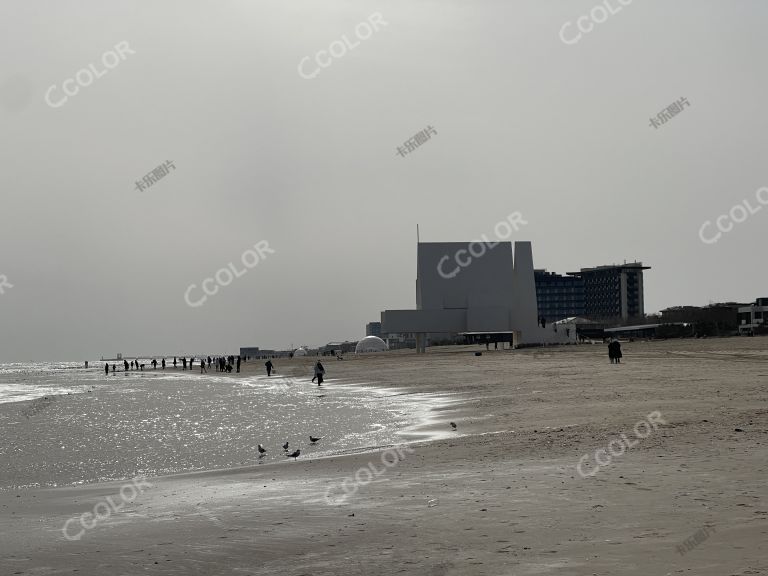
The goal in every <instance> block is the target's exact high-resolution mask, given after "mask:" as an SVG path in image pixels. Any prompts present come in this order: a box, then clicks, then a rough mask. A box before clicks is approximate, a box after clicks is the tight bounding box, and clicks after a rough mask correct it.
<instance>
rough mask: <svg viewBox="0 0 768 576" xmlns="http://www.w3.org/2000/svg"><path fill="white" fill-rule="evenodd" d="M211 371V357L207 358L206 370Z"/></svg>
mask: <svg viewBox="0 0 768 576" xmlns="http://www.w3.org/2000/svg"><path fill="white" fill-rule="evenodd" d="M210 369H211V357H210V356H208V370H210Z"/></svg>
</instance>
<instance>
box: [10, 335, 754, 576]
mask: <svg viewBox="0 0 768 576" xmlns="http://www.w3.org/2000/svg"><path fill="white" fill-rule="evenodd" d="M474 350H476V348H450V349H447V348H446V349H441V348H435V349H430V350H429V352H428V354H426V355H424V356H416V355H415V354H412V353H409V354H405V353H390V354H385V355H380V356H367V357H362V358H352V357H351V356H349V357H348V359H347V360H345V361H343V362H339V361H331V360H329V361H327V362H325V365H326V368H327V369H328V372H329V376H331V377H334V378H341V379H342V381H346V382H361V381H363V382H368V383H371V384H374V385H379V386H386V387H399V388H401V389H402V392H403V393H417V392H441V393H448V394H451V395H453V396H454V398H455V399H456V400H457V401H458V403H457V404H456V405H455V406H454V407H453V408H450V409H445V408H444V409H442V410H441V411H440V412H438V413H437V414H435V420H434V421H433V423H432V424H431V426H432V427H434V428H435V431H437V432H439V433H440V434H441V435H442V438H441V439H437V440H430V441H427V442H419V441H416V442H415V443H414V444H413V445H412V448H413V453H410V454H405V457H404V459H402V460H401V461H399V462H398V463H397V465H394V466H392V467H391V468H388V469H385V468H384V467H383V466H382V464H381V458H380V454H379V453H362V454H353V455H345V456H338V457H332V458H326V459H319V460H307V459H304V458H299V460H298V461H295V462H294V461H289V462H286V463H283V464H274V465H264V466H253V467H249V468H240V469H237V470H225V471H221V470H219V471H211V472H205V473H196V474H185V475H178V476H170V477H163V478H153V479H150V482H151V484H152V487H151V488H148V489H147V490H146V491H145V492H143V493H141V494H140V495H138V496H137V497H136V499H135V500H134V501H133V502H131V503H130V504H128V505H126V506H125V507H124V508H123V509H122V510H121V511H120V512H116V513H113V514H111V515H110V516H109V518H106V519H105V520H103V521H102V522H100V523H98V524H97V525H96V526H95V527H94V528H93V529H91V530H88V531H87V532H85V533H84V534H83V535H82V537H81V539H80V540H77V541H69V540H67V539H65V538H64V537H63V535H62V531H61V528H62V526H63V525H64V522H65V521H66V520H67V519H68V518H73V517H74V518H76V517H78V516H79V515H81V514H83V513H84V512H88V511H91V510H92V509H93V507H94V505H96V504H97V503H99V502H103V501H104V499H105V498H106V497H108V496H109V497H111V498H112V499H113V501H116V500H118V501H119V498H118V494H119V492H120V488H121V486H122V485H123V484H124V483H107V484H99V485H89V486H84V487H78V488H62V489H44V490H43V489H38V490H28V491H14V492H10V493H8V492H5V493H1V494H0V512H2V517H1V518H2V520H0V529H1V530H2V544H1V546H2V558H0V575H2V576H5V575H6V574H8V575H10V574H24V575H47V574H73V573H74V574H78V575H87V576H91V575H94V576H96V575H98V576H118V575H139V574H141V575H145V574H169V575H170V574H174V575H176V574H178V575H193V574H194V575H197V574H199V575H218V574H221V575H224V574H227V575H229V574H233V575H246V574H253V575H255V574H280V575H287V576H299V575H313V576H321V575H323V576H324V575H358V574H359V575H363V574H365V575H366V576H368V575H371V576H375V575H379V574H381V575H385V574H386V575H389V574H418V575H427V576H438V575H443V574H446V575H475V574H478V575H479V574H488V575H534V574H535V575H540V574H557V575H581V574H585V575H601V576H602V575H614V574H643V575H646V574H652V575H655V574H659V575H666V574H691V575H697V576H706V575H718V576H721V575H742V574H743V575H746V574H750V575H754V574H768V485H767V483H766V480H767V479H768V478H767V477H766V472H767V471H768V466H767V464H766V461H767V460H768V402H767V400H768V385H767V383H768V338H732V339H710V340H683V341H667V342H652V343H646V342H635V343H630V344H625V345H624V347H623V351H624V361H623V363H622V364H621V365H619V366H613V365H610V364H609V363H608V358H607V352H606V349H605V346H603V345H595V346H589V345H585V346H578V347H576V346H568V347H562V348H548V349H528V350H518V351H497V352H494V351H493V350H492V351H490V352H485V351H484V350H483V355H482V356H481V357H475V356H474V355H473V354H472V352H473V351H474ZM311 360H312V359H302V360H296V361H295V362H293V363H291V362H286V361H277V362H275V363H276V365H277V367H278V369H279V371H280V374H281V375H286V374H290V373H292V372H301V373H307V372H306V371H305V369H306V366H307V365H308V364H309V363H310V361H311ZM300 366H301V369H300V368H299V367H300ZM245 367H246V372H245V373H246V374H247V373H248V372H247V371H250V370H255V369H258V370H261V369H262V366H261V363H258V364H257V365H254V364H246V365H245ZM341 385H343V384H334V386H341ZM330 389H332V387H329V390H330ZM654 411H658V412H660V413H661V415H662V418H663V420H665V421H666V422H667V424H666V425H661V426H659V428H658V429H657V430H655V431H653V432H652V433H651V434H650V435H649V436H648V437H647V438H645V439H642V440H637V445H635V446H633V447H632V448H630V449H628V450H627V451H626V452H625V453H624V454H623V455H620V456H615V457H613V458H612V461H611V462H610V464H609V465H607V466H604V467H602V468H599V469H596V473H595V475H594V476H592V477H587V478H582V477H581V476H580V475H579V474H578V473H577V471H576V465H577V463H578V462H579V459H580V458H581V457H582V455H585V454H588V455H590V461H591V465H590V466H591V467H594V458H593V457H592V456H591V455H593V454H594V452H595V450H597V449H600V448H607V446H608V442H609V441H610V440H612V439H615V438H619V437H620V434H621V433H625V434H626V435H627V436H629V437H630V439H631V438H634V432H632V430H633V427H634V426H635V424H636V423H637V422H640V421H641V420H643V419H644V418H645V417H646V415H648V414H649V413H651V412H654ZM450 421H454V422H456V423H457V425H458V429H457V431H456V432H453V431H451V429H450V426H449V422H450ZM737 428H738V429H740V430H742V431H741V432H737V431H735V430H736V429H737ZM411 439H418V436H412V437H411ZM615 447H616V445H614V448H615ZM616 451H617V452H618V451H619V450H618V449H617V448H616ZM369 463H372V465H373V467H374V469H376V470H377V473H378V472H381V474H380V475H379V476H378V477H377V478H376V479H375V480H374V481H373V482H371V483H369V484H367V485H365V486H359V489H358V491H357V492H356V493H355V494H354V496H352V497H351V498H350V499H349V500H348V501H347V502H345V503H343V504H330V505H329V503H328V501H327V500H326V498H325V495H326V494H327V493H328V494H331V495H339V494H341V493H342V492H341V489H340V488H339V486H340V482H341V481H342V480H343V479H344V478H346V477H353V476H354V475H355V472H356V471H357V470H359V469H360V468H363V467H366V466H368V465H369ZM587 469H592V468H589V467H588V468H587ZM384 470H385V471H384ZM382 471H383V472H382ZM359 476H360V477H361V478H363V479H367V476H366V475H365V474H361V475H359ZM332 501H334V500H333V499H332ZM102 510H103V508H102ZM74 526H75V524H74V523H73V524H72V528H71V530H70V533H73V534H74V533H77V532H78V530H79V528H75V527H74ZM703 527H709V528H710V530H709V536H708V537H707V538H706V539H705V540H704V541H702V542H700V543H699V544H698V545H697V546H695V547H694V548H693V549H692V550H690V551H687V552H686V553H685V554H684V555H683V554H680V553H679V552H678V550H677V547H678V546H680V545H681V544H682V543H683V542H684V541H685V540H686V539H688V538H690V537H692V536H693V535H694V534H695V533H697V532H698V531H699V530H700V529H702V528H703ZM712 530H714V532H712Z"/></svg>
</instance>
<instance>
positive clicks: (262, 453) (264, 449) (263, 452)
mask: <svg viewBox="0 0 768 576" xmlns="http://www.w3.org/2000/svg"><path fill="white" fill-rule="evenodd" d="M266 453H267V449H266V448H264V446H262V445H261V444H259V455H260V456H259V458H261V456H264V454H266Z"/></svg>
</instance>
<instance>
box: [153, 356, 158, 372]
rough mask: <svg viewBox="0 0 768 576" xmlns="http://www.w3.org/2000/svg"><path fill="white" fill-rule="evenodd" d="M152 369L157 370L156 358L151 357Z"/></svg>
mask: <svg viewBox="0 0 768 576" xmlns="http://www.w3.org/2000/svg"><path fill="white" fill-rule="evenodd" d="M152 370H157V360H156V359H155V358H152Z"/></svg>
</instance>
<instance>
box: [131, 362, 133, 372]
mask: <svg viewBox="0 0 768 576" xmlns="http://www.w3.org/2000/svg"><path fill="white" fill-rule="evenodd" d="M131 370H133V360H131Z"/></svg>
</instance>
